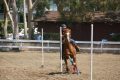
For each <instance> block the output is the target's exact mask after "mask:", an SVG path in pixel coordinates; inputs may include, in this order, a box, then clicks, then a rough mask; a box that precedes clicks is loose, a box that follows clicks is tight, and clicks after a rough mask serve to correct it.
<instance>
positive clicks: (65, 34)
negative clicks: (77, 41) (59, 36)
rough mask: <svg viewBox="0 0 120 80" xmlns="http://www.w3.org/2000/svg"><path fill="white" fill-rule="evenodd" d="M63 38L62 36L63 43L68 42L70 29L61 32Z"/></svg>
mask: <svg viewBox="0 0 120 80" xmlns="http://www.w3.org/2000/svg"><path fill="white" fill-rule="evenodd" d="M63 36H64V39H65V41H68V42H70V37H71V30H70V29H65V30H64V31H63Z"/></svg>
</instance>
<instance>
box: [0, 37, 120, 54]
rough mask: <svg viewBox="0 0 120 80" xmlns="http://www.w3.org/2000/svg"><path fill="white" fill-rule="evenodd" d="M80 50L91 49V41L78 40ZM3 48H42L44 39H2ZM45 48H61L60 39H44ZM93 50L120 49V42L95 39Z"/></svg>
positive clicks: (0, 43)
mask: <svg viewBox="0 0 120 80" xmlns="http://www.w3.org/2000/svg"><path fill="white" fill-rule="evenodd" d="M76 43H77V44H78V45H79V46H80V50H90V49H91V47H90V45H91V41H76ZM2 48H11V49H12V48H19V49H25V48H37V49H42V40H6V39H0V49H2ZM43 48H44V49H45V50H47V51H49V50H60V41H56V40H55V41H51V40H43ZM93 50H99V51H101V52H103V51H109V50H110V51H120V42H114V41H106V42H103V41H93Z"/></svg>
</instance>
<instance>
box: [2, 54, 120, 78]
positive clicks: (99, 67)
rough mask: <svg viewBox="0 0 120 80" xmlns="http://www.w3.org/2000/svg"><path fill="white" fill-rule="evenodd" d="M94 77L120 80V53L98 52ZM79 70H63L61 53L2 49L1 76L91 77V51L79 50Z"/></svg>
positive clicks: (94, 65)
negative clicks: (82, 51) (62, 72)
mask: <svg viewBox="0 0 120 80" xmlns="http://www.w3.org/2000/svg"><path fill="white" fill-rule="evenodd" d="M93 57H94V62H93V80H120V55H115V54H107V53H103V54H94V56H93ZM77 61H78V67H79V70H80V71H81V72H82V73H81V74H80V75H77V74H67V73H66V74H61V73H60V57H59V53H45V65H44V68H41V52H0V80H90V54H88V53H82V54H77Z"/></svg>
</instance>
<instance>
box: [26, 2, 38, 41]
mask: <svg viewBox="0 0 120 80" xmlns="http://www.w3.org/2000/svg"><path fill="white" fill-rule="evenodd" d="M39 1H40V0H35V2H34V3H32V0H27V6H28V28H29V39H32V37H33V36H32V34H33V32H32V31H33V30H32V29H33V22H32V20H33V13H32V12H33V10H34V9H35V8H36V6H37V4H38V3H39Z"/></svg>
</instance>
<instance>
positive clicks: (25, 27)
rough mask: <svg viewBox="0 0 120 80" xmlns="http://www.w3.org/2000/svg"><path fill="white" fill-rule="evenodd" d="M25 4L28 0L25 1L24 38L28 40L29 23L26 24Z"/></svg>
mask: <svg viewBox="0 0 120 80" xmlns="http://www.w3.org/2000/svg"><path fill="white" fill-rule="evenodd" d="M25 2H26V0H24V38H25V39H27V38H28V35H27V22H26V11H25Z"/></svg>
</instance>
